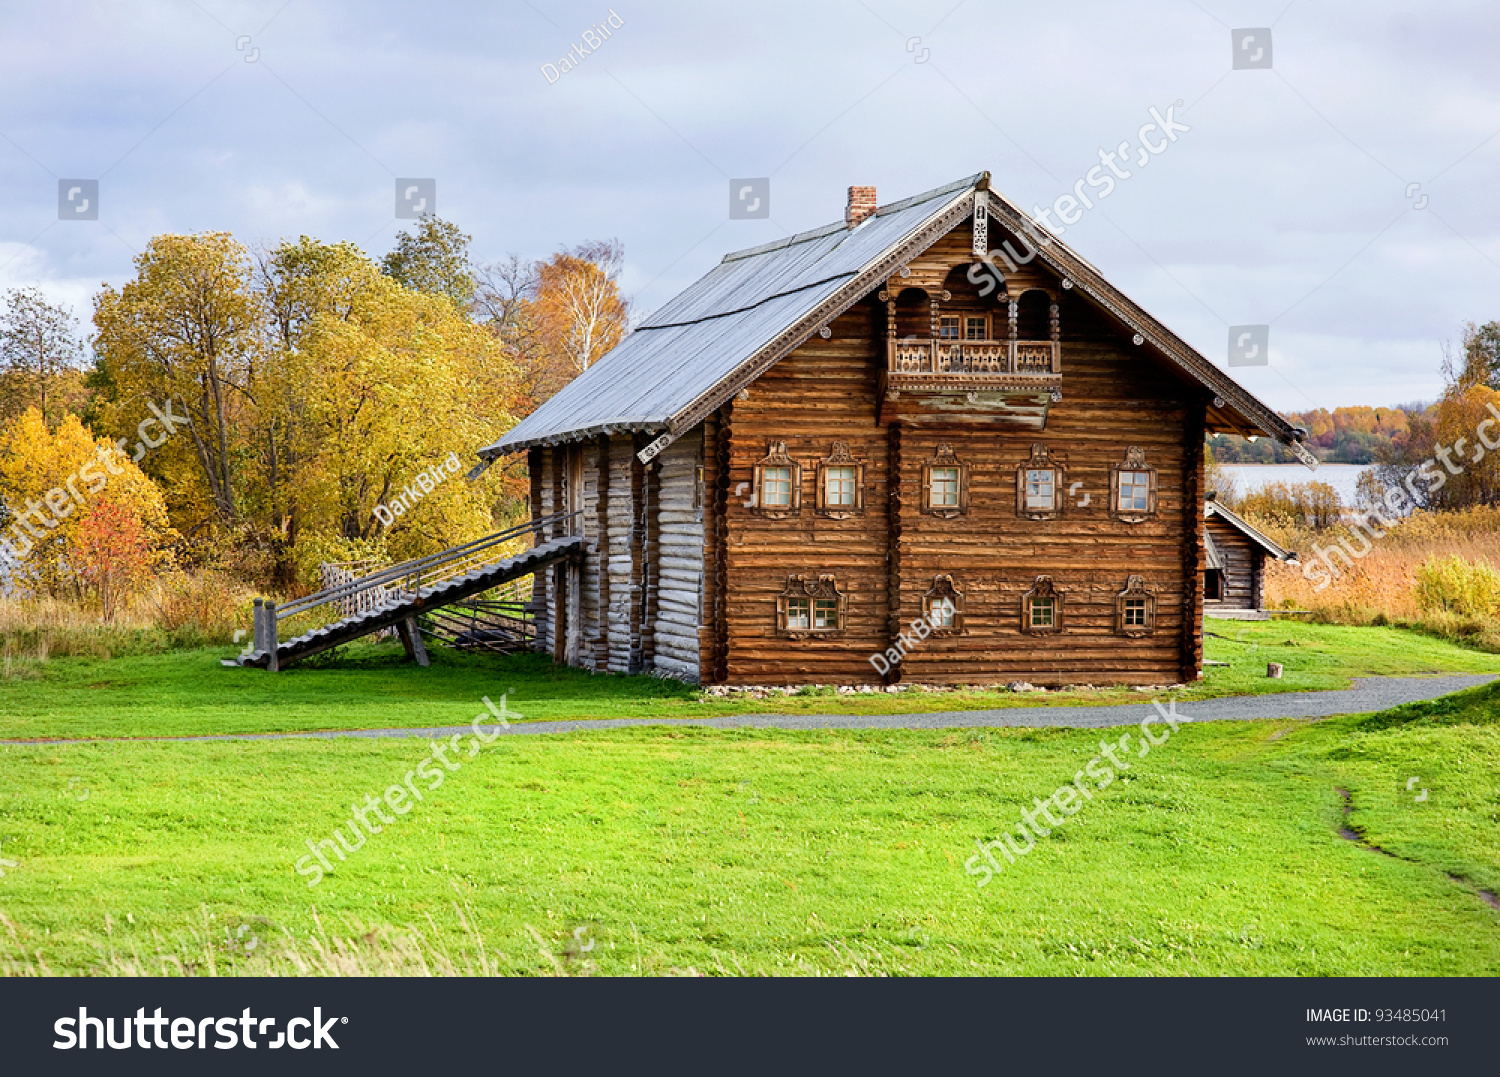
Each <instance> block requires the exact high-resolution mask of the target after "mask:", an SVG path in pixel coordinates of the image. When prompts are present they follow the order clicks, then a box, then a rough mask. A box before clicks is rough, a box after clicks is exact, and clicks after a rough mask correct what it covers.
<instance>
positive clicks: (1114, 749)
mask: <svg viewBox="0 0 1500 1077" xmlns="http://www.w3.org/2000/svg"><path fill="white" fill-rule="evenodd" d="M1151 705H1152V706H1153V707H1155V708H1156V711H1157V714H1158V715H1160V717H1156V716H1153V715H1150V714H1148V715H1146V717H1144V718H1142V719H1141V724H1140V733H1141V745H1140V748H1139V750H1138V751H1137V752H1136V753H1135V758H1136V759H1138V760H1139V759H1145V758H1146V756H1147V755H1149V754H1150V753H1151V749H1152V748H1160V747H1161V746H1162V745H1164V744H1166V743H1167V741H1168V740H1170V739H1171V737H1172V734H1173V733H1175V732H1177V727H1178V726H1179V725H1181V724H1182V723H1184V722H1191V721H1192V720H1193V719H1192V718H1191V717H1190V716H1189V715H1186V714H1178V713H1177V701H1176V700H1175V699H1174V700H1172V701H1171V702H1170V703H1168V705H1167V706H1165V707H1163V706H1162V705H1161V703H1159V702H1158V701H1156V700H1154V699H1153V700H1152V701H1151ZM1163 724H1164V725H1166V726H1167V732H1164V733H1162V734H1161V735H1160V736H1155V735H1153V734H1152V732H1151V727H1152V726H1153V725H1163ZM1130 740H1131V735H1130V734H1129V733H1121V734H1120V736H1119V739H1117V740H1113V741H1108V740H1105V741H1100V742H1099V754H1098V755H1096V756H1094V758H1093V759H1090V760H1089V761H1088V763H1087V764H1085V765H1084V766H1083V767H1082V768H1081V769H1080V770H1078V771H1077V772H1076V773H1074V775H1073V780H1072V781H1071V782H1066V783H1064V784H1063V785H1060V786H1058V787H1057V789H1055V790H1054V791H1053V793H1052V795H1051V796H1050V797H1047V798H1046V799H1045V800H1043V799H1042V798H1041V797H1033V798H1032V800H1031V803H1032V807H1031V810H1030V811H1025V810H1023V811H1022V812H1021V818H1020V820H1018V821H1017V823H1016V826H1015V832H1016V833H1015V834H1012V833H1010V832H1009V831H1007V832H1005V833H1002V834H1001V835H1000V836H999V837H998V838H995V839H994V840H993V841H989V842H983V843H981V842H979V841H977V840H976V841H975V842H974V845H975V847H976V848H977V849H978V850H979V852H977V853H975V854H974V855H973V856H971V857H969V859H967V860H965V861H964V871H965V872H966V873H968V874H969V875H982V876H984V877H983V878H982V879H980V880H979V881H978V883H976V884H975V885H976V886H987V885H989V881H990V880H991V879H993V878H994V877H995V876H996V875H998V874H1000V872H1002V871H1004V870H1005V865H1004V864H1001V863H1000V861H998V860H996V859H995V857H994V854H995V853H997V852H998V853H999V854H1000V855H1001V856H1003V857H1004V858H1005V860H1006V862H1007V863H1009V864H1015V863H1016V862H1017V861H1018V860H1019V859H1020V858H1021V857H1023V856H1025V855H1026V854H1027V853H1029V852H1031V850H1032V849H1034V848H1036V843H1037V841H1038V839H1041V838H1046V837H1049V836H1050V835H1051V834H1052V831H1053V830H1055V829H1057V828H1059V827H1061V826H1062V825H1063V824H1064V823H1066V822H1067V821H1068V820H1069V819H1070V818H1072V817H1073V816H1075V815H1077V814H1078V813H1079V812H1080V811H1081V810H1082V809H1083V806H1084V805H1085V804H1086V803H1088V802H1089V801H1091V800H1093V799H1094V794H1095V793H1096V792H1101V793H1102V792H1103V791H1104V790H1106V789H1108V788H1109V787H1110V786H1111V785H1113V784H1114V783H1115V779H1116V776H1117V774H1118V773H1123V772H1125V771H1128V770H1130V768H1131V767H1132V766H1133V765H1134V764H1133V763H1131V762H1128V761H1127V758H1126V757H1128V756H1129V755H1130ZM1105 760H1108V763H1106V762H1105ZM1085 774H1087V775H1088V779H1089V780H1087V781H1085V780H1084V775H1085ZM1053 808H1055V809H1056V810H1057V812H1058V814H1057V815H1053V814H1052V810H1051V809H1053ZM1038 815H1040V816H1042V817H1043V818H1045V819H1046V821H1047V825H1045V826H1044V825H1042V823H1040V822H1038V821H1037V816H1038ZM1016 835H1019V836H1020V837H1021V838H1022V839H1023V840H1024V841H1025V842H1026V844H1025V845H1024V846H1023V845H1020V844H1018V843H1017V840H1016ZM982 861H983V862H982Z"/></svg>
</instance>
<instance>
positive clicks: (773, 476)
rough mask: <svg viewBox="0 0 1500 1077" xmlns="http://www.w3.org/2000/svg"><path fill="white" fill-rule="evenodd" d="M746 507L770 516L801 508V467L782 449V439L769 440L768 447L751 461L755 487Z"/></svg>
mask: <svg viewBox="0 0 1500 1077" xmlns="http://www.w3.org/2000/svg"><path fill="white" fill-rule="evenodd" d="M749 508H750V511H751V512H754V513H757V514H758V515H761V516H769V517H771V518H772V519H781V518H783V517H787V516H796V515H798V514H799V513H800V512H801V511H802V468H801V466H800V465H799V464H798V463H797V461H795V460H793V459H792V458H791V457H790V456H788V455H787V452H786V442H784V441H773V442H772V443H771V450H770V452H768V453H767V454H766V456H765V458H764V459H763V460H760V461H758V462H757V463H756V465H755V490H754V497H752V498H751V501H750V505H749Z"/></svg>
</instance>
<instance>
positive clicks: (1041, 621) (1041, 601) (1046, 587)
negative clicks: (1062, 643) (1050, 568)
mask: <svg viewBox="0 0 1500 1077" xmlns="http://www.w3.org/2000/svg"><path fill="white" fill-rule="evenodd" d="M1062 614H1063V596H1062V592H1061V591H1059V590H1058V589H1057V588H1056V587H1055V586H1053V583H1052V577H1051V576H1038V577H1037V578H1036V582H1034V583H1033V584H1032V585H1031V589H1030V590H1028V591H1027V592H1026V593H1025V594H1024V595H1022V596H1021V631H1022V632H1025V633H1027V634H1029V635H1045V634H1046V633H1049V632H1061V631H1062Z"/></svg>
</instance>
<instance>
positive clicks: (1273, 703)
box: [0, 674, 1495, 744]
mask: <svg viewBox="0 0 1500 1077" xmlns="http://www.w3.org/2000/svg"><path fill="white" fill-rule="evenodd" d="M1494 679H1495V678H1494V676H1492V675H1486V674H1444V675H1442V676H1437V677H1363V678H1360V679H1357V680H1356V681H1355V682H1354V687H1353V688H1346V689H1342V690H1339V691H1331V692H1285V693H1280V694H1277V695H1265V696H1229V697H1226V698H1223V699H1204V700H1199V701H1197V702H1193V703H1184V704H1182V706H1181V709H1180V710H1179V711H1178V712H1177V714H1178V716H1179V718H1180V717H1188V718H1191V719H1192V720H1193V721H1197V722H1223V721H1246V720H1250V721H1254V720H1264V719H1268V718H1327V717H1330V716H1331V715H1335V714H1363V713H1366V712H1369V711H1379V710H1385V709H1386V708H1387V707H1394V706H1397V705H1399V704H1402V703H1416V702H1418V701H1420V700H1424V699H1436V698H1437V697H1438V696H1444V695H1447V694H1448V693H1449V692H1457V691H1458V690H1459V689H1461V688H1472V687H1474V686H1475V685H1480V684H1485V683H1488V682H1489V681H1492V680H1494ZM1164 694H1165V693H1164ZM522 713H525V712H524V711H523V712H522ZM1155 713H1156V710H1155V708H1154V707H1153V706H1152V705H1151V703H1149V702H1147V703H1126V704H1118V705H1114V706H1092V707H1066V706H1062V707H1010V708H1006V709H1004V710H973V711H936V712H933V713H929V714H732V715H724V716H721V717H717V718H581V719H578V720H576V721H566V722H520V723H517V724H515V725H512V726H509V727H507V728H506V729H505V730H503V733H504V734H506V735H510V736H517V735H523V734H533V733H583V732H589V731H591V730H597V729H624V728H627V727H629V726H638V725H658V726H660V725H665V726H682V725H697V726H707V727H709V728H712V729H953V728H974V727H980V726H1032V727H1037V726H1062V727H1070V728H1075V729H1099V728H1104V727H1107V726H1120V725H1135V724H1137V723H1138V722H1140V721H1141V719H1143V718H1145V717H1147V716H1148V715H1154V714H1155ZM482 724H483V725H485V726H486V727H489V726H492V722H491V721H490V720H489V719H488V717H486V721H485V722H484V723H482ZM468 730H469V726H466V725H462V726H435V727H431V728H423V729H347V730H329V731H326V732H318V733H237V734H222V735H213V736H204V737H101V738H93V739H91V740H89V743H100V742H102V741H130V740H178V741H186V740H195V741H196V740H291V739H294V738H298V737H324V738H327V737H437V736H448V735H449V734H453V733H463V732H467V731H468ZM486 731H488V729H487V730H486ZM66 743H70V742H69V741H67V740H31V741H0V744H66Z"/></svg>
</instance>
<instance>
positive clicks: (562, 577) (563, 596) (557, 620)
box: [552, 562, 568, 662]
mask: <svg viewBox="0 0 1500 1077" xmlns="http://www.w3.org/2000/svg"><path fill="white" fill-rule="evenodd" d="M567 657H568V571H567V565H566V564H564V563H563V562H558V563H557V564H554V565H553V566H552V660H553V661H554V662H565V661H567Z"/></svg>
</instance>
